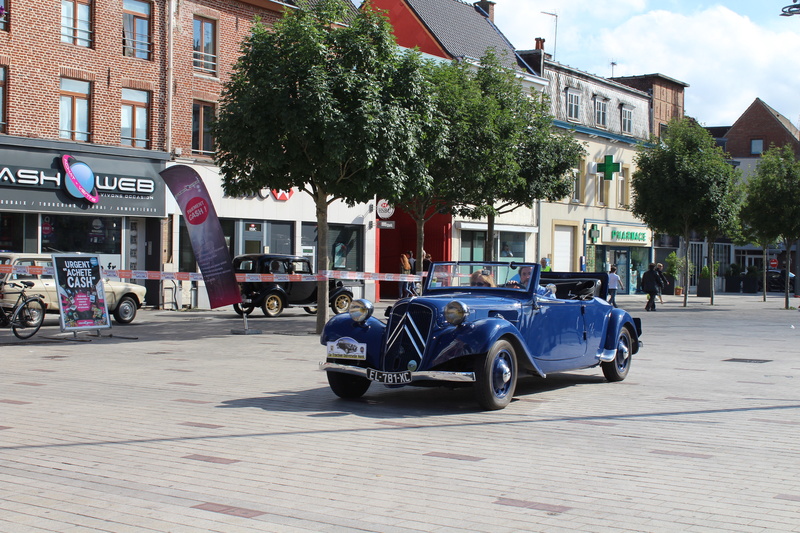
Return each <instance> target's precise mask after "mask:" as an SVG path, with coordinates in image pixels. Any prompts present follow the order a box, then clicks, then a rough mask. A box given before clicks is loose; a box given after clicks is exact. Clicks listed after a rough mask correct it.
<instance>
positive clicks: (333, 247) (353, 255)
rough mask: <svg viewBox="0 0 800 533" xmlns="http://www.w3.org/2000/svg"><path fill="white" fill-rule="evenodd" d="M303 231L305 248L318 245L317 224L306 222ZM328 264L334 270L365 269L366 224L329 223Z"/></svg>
mask: <svg viewBox="0 0 800 533" xmlns="http://www.w3.org/2000/svg"><path fill="white" fill-rule="evenodd" d="M301 232H302V234H301V242H300V244H301V246H302V247H303V249H306V248H308V247H312V246H313V247H314V248H317V247H318V242H317V225H316V224H313V223H304V224H303V226H302V229H301ZM328 264H329V265H330V268H331V269H332V270H349V271H352V272H360V271H363V270H364V226H359V225H350V224H329V225H328Z"/></svg>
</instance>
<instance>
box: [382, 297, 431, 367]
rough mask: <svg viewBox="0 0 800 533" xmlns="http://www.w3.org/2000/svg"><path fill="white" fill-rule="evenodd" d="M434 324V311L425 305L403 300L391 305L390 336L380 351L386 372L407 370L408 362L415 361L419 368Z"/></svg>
mask: <svg viewBox="0 0 800 533" xmlns="http://www.w3.org/2000/svg"><path fill="white" fill-rule="evenodd" d="M432 324H433V312H432V311H431V310H430V309H429V308H428V307H425V306H424V305H420V304H416V303H414V302H411V303H404V304H400V305H397V306H395V307H394V308H393V309H392V316H391V317H390V318H389V337H388V340H387V342H386V352H385V353H384V355H383V368H384V370H386V371H387V372H400V371H403V370H409V367H408V364H409V362H411V361H415V362H416V366H414V365H412V366H414V368H419V367H420V365H421V363H422V357H423V355H424V354H425V346H426V344H427V343H428V337H429V335H430V332H431V325H432Z"/></svg>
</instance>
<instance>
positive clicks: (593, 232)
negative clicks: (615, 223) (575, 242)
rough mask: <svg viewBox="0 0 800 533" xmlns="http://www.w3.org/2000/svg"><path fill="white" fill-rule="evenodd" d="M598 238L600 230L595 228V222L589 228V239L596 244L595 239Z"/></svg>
mask: <svg viewBox="0 0 800 533" xmlns="http://www.w3.org/2000/svg"><path fill="white" fill-rule="evenodd" d="M599 238H600V230H599V229H597V224H592V227H591V228H590V229H589V239H590V240H591V241H592V244H597V239H599Z"/></svg>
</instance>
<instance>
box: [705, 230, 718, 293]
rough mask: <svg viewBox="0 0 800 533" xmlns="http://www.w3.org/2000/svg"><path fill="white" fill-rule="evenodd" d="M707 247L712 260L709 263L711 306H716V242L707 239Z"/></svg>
mask: <svg viewBox="0 0 800 533" xmlns="http://www.w3.org/2000/svg"><path fill="white" fill-rule="evenodd" d="M706 246H708V257H709V258H710V259H711V260H710V261H708V260H707V261H708V262H709V263H710V264H709V266H708V272H709V274H711V277H710V278H709V280H710V282H711V305H714V282H715V281H716V279H717V273H716V269H715V268H714V241H713V240H712V241H710V242H709V240H708V239H706Z"/></svg>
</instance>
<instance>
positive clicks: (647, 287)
mask: <svg viewBox="0 0 800 533" xmlns="http://www.w3.org/2000/svg"><path fill="white" fill-rule="evenodd" d="M640 288H641V289H642V291H644V292H646V293H647V305H646V306H645V307H644V310H645V311H655V310H656V297H657V296H658V291H659V289H660V288H661V278H659V277H658V273H657V272H656V264H655V263H650V264H649V265H648V267H647V272H645V273H644V274H642V281H641V287H640Z"/></svg>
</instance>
